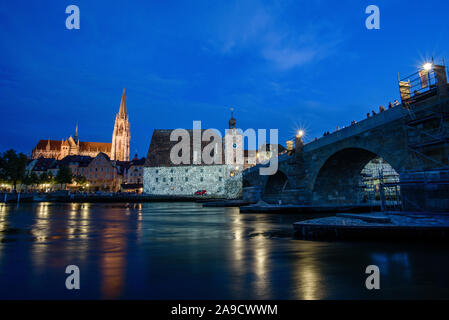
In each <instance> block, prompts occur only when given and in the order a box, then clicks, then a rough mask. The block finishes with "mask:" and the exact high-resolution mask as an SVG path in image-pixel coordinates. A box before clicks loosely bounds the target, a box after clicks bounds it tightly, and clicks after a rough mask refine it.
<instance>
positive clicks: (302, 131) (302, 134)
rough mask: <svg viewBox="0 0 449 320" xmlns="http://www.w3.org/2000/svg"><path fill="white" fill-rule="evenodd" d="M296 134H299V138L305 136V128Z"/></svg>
mask: <svg viewBox="0 0 449 320" xmlns="http://www.w3.org/2000/svg"><path fill="white" fill-rule="evenodd" d="M296 136H297V137H298V138H301V137H303V136H304V130H298V133H297V134H296Z"/></svg>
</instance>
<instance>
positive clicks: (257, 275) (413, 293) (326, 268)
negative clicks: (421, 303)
mask: <svg viewBox="0 0 449 320" xmlns="http://www.w3.org/2000/svg"><path fill="white" fill-rule="evenodd" d="M306 218H311V216H304V215H302V216H301V215H262V214H259V215H256V214H239V211H238V209H236V208H202V207H201V205H199V204H195V203H145V204H53V203H40V204H22V205H20V206H19V207H18V208H17V207H16V206H15V205H4V204H0V298H2V299H10V298H26V299H49V298H62V299H80V298H83V299H86V298H87V299H90V298H93V299H98V298H99V299H119V298H125V299H359V298H387V299H390V298H399V299H402V298H445V299H447V298H449V247H448V246H446V245H437V244H408V243H366V242H365V243H350V242H310V241H302V240H297V239H294V237H293V235H292V231H293V227H292V223H293V222H295V221H299V220H303V219H306ZM71 264H74V265H77V266H78V267H79V268H80V271H81V289H80V290H70V291H69V290H67V289H65V279H66V276H67V275H66V274H65V268H66V266H67V265H71ZM370 264H375V265H378V266H379V267H380V268H381V290H379V291H376V292H372V291H368V290H366V289H365V286H364V282H365V274H364V271H365V268H366V266H367V265H370Z"/></svg>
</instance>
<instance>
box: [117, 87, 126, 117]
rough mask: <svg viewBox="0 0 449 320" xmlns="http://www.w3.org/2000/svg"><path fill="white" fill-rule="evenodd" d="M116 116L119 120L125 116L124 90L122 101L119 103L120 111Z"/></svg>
mask: <svg viewBox="0 0 449 320" xmlns="http://www.w3.org/2000/svg"><path fill="white" fill-rule="evenodd" d="M118 115H119V117H121V118H124V117H126V116H127V110H126V95H125V88H123V93H122V101H120V110H119V111H118Z"/></svg>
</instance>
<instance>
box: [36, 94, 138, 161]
mask: <svg viewBox="0 0 449 320" xmlns="http://www.w3.org/2000/svg"><path fill="white" fill-rule="evenodd" d="M130 138H131V134H130V130H129V121H128V114H127V110H126V96H125V89H123V94H122V100H121V102H120V109H119V113H118V114H117V116H116V119H115V124H114V132H113V135H112V143H108V142H84V141H79V139H78V125H77V126H76V129H75V134H74V136H73V137H72V136H70V137H69V138H68V139H62V140H50V139H47V140H40V141H39V142H38V143H37V145H36V146H35V147H34V149H33V150H32V152H31V159H39V158H40V157H43V158H54V159H56V160H62V159H64V158H65V157H67V156H88V157H92V158H95V157H96V156H97V155H98V154H99V153H104V154H106V155H107V156H108V157H110V158H111V159H113V160H120V161H129V142H130Z"/></svg>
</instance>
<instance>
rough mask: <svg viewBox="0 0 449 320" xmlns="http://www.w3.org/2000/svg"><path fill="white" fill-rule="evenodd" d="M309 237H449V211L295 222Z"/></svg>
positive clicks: (297, 231)
mask: <svg viewBox="0 0 449 320" xmlns="http://www.w3.org/2000/svg"><path fill="white" fill-rule="evenodd" d="M293 226H294V230H295V236H297V237H299V238H301V239H306V240H407V241H409V240H444V241H448V240H449V214H446V215H444V214H441V215H435V214H425V213H406V212H386V213H371V214H337V215H336V216H334V217H327V218H319V219H312V220H306V221H301V222H296V223H294V224H293Z"/></svg>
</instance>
